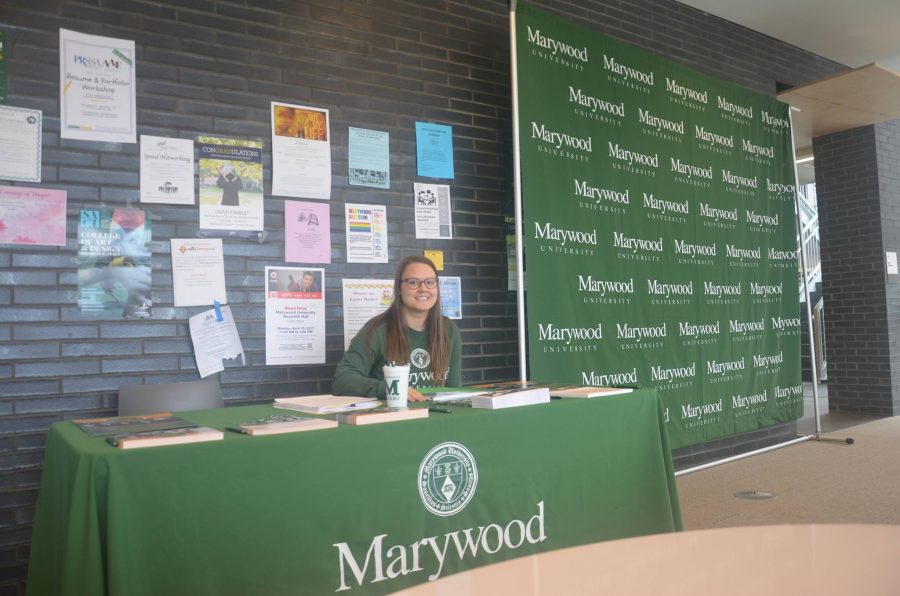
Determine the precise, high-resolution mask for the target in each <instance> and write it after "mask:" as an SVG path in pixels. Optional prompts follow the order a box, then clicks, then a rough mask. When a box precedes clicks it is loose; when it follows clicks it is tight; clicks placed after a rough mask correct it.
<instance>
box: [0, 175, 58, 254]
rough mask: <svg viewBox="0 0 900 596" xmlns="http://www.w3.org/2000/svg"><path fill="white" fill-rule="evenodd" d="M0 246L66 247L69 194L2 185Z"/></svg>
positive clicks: (0, 192)
mask: <svg viewBox="0 0 900 596" xmlns="http://www.w3.org/2000/svg"><path fill="white" fill-rule="evenodd" d="M0 243H2V244H45V245H48V246H65V245H66V191H64V190H54V189H49V188H28V187H25V186H0Z"/></svg>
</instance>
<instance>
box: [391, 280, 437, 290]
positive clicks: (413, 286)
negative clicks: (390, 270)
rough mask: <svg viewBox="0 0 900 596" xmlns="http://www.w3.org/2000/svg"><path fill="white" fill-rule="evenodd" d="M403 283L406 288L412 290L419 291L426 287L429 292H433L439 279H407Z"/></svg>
mask: <svg viewBox="0 0 900 596" xmlns="http://www.w3.org/2000/svg"><path fill="white" fill-rule="evenodd" d="M400 281H402V282H403V283H405V284H406V287H407V288H409V289H410V290H418V289H419V288H420V287H421V286H425V287H426V288H428V289H429V290H433V289H435V288H436V287H437V285H438V280H437V278H434V277H429V278H428V279H416V278H415V277H407V278H406V279H401V280H400Z"/></svg>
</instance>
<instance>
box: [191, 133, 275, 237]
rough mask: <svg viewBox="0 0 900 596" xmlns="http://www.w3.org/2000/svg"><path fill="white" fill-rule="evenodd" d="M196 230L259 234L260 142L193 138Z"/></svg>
mask: <svg viewBox="0 0 900 596" xmlns="http://www.w3.org/2000/svg"><path fill="white" fill-rule="evenodd" d="M197 147H198V150H199V152H200V158H199V162H200V163H199V168H198V169H199V175H200V229H201V230H225V231H249V232H262V230H263V167H262V142H260V141H252V140H248V139H226V138H221V137H207V136H201V137H198V138H197Z"/></svg>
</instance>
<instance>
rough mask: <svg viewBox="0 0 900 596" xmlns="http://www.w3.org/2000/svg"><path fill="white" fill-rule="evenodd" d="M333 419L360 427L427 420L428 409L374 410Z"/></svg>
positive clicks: (347, 413) (341, 414) (342, 415)
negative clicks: (381, 423) (419, 419)
mask: <svg viewBox="0 0 900 596" xmlns="http://www.w3.org/2000/svg"><path fill="white" fill-rule="evenodd" d="M335 418H336V419H337V421H338V422H340V423H341V424H353V425H356V426H362V425H364V424H378V423H380V422H396V421H398V420H415V419H417V418H428V408H376V409H374V410H368V411H366V412H342V413H340V414H337V415H336V416H335Z"/></svg>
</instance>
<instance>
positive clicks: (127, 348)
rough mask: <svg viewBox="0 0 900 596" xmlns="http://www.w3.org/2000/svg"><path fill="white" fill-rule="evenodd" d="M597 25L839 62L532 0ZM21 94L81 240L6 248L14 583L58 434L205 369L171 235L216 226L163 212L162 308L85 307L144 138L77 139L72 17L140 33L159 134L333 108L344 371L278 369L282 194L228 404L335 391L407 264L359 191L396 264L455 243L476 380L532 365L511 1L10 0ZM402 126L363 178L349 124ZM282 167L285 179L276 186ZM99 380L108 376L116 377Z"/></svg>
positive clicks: (133, 189)
mask: <svg viewBox="0 0 900 596" xmlns="http://www.w3.org/2000/svg"><path fill="white" fill-rule="evenodd" d="M535 3H536V4H538V5H543V6H545V7H547V8H548V9H550V10H553V11H555V12H557V13H558V14H561V15H564V16H567V17H569V18H572V19H573V20H575V21H578V22H581V23H584V24H588V25H590V26H592V27H594V28H596V29H597V30H599V31H602V32H604V33H607V34H610V35H612V36H615V37H617V38H619V39H622V40H624V41H627V42H630V43H633V44H636V45H638V46H641V47H643V48H646V49H649V50H651V51H653V52H656V53H658V54H660V55H662V56H664V57H668V58H670V59H672V60H675V61H677V62H680V63H682V64H685V65H687V66H690V67H693V68H696V69H698V70H701V71H703V72H705V73H707V74H710V75H712V76H716V77H719V78H721V79H724V80H727V81H730V82H733V83H736V84H739V85H742V86H744V87H746V88H749V89H752V90H754V91H758V92H761V93H765V94H770V95H771V94H774V92H775V86H776V85H775V84H776V81H780V82H782V83H786V84H789V85H795V84H800V83H805V82H809V81H811V80H815V79H818V78H820V77H822V76H825V75H828V74H833V73H834V72H836V71H839V70H841V69H842V67H841V66H839V65H836V64H833V63H830V62H828V61H825V60H823V59H821V58H819V57H817V56H814V55H812V54H809V53H807V52H803V51H800V50H798V49H796V48H794V47H791V46H788V45H786V44H782V43H779V42H776V41H774V40H772V39H771V38H768V37H766V36H763V35H759V34H757V33H754V32H752V31H748V30H746V29H742V28H740V27H738V26H735V25H733V24H730V23H727V22H724V21H722V20H720V19H717V18H715V17H712V16H709V15H707V14H704V13H702V12H698V11H695V10H692V9H689V8H687V7H685V6H683V5H681V4H678V3H677V2H674V1H672V0H632V1H630V2H621V1H620V0H571V1H562V0H540V1H538V2H535ZM0 27H2V28H3V29H4V30H6V31H7V32H8V35H9V41H10V51H9V54H8V58H9V72H10V79H9V104H10V105H15V106H22V107H29V108H38V109H41V110H43V111H44V123H45V130H44V135H43V141H44V143H43V156H44V164H43V183H42V184H41V186H44V187H50V188H64V189H66V190H67V191H68V197H69V220H70V227H69V240H68V244H67V246H66V247H65V248H60V249H57V248H48V247H15V248H11V247H9V246H4V247H0V305H2V308H0V490H2V494H3V498H2V499H0V593H20V592H21V591H22V590H23V587H24V581H23V578H24V575H25V569H26V565H27V555H28V541H29V536H30V524H31V518H32V513H33V508H34V501H35V497H36V492H37V488H38V485H39V482H40V472H41V457H42V452H43V444H44V441H45V439H46V432H47V428H48V426H49V425H50V424H51V423H52V422H55V421H58V420H64V419H70V418H75V417H85V416H100V415H107V414H112V413H114V411H115V408H116V388H117V387H118V386H119V385H121V384H126V383H133V382H141V381H143V382H164V381H172V380H188V379H195V378H197V373H196V369H195V365H194V361H193V357H192V355H191V353H190V343H189V335H188V330H187V323H186V319H187V317H188V316H189V315H191V314H193V313H194V312H197V310H199V309H186V308H174V306H173V304H172V287H171V270H170V267H171V265H170V262H169V255H168V250H169V242H168V240H169V238H172V237H192V236H195V235H196V234H197V229H196V226H197V224H196V222H197V214H196V209H195V208H187V207H172V206H163V205H158V206H157V205H145V206H144V207H145V208H146V209H148V210H149V211H150V212H151V213H152V214H153V218H154V226H153V227H154V230H153V231H154V243H153V250H154V255H155V256H154V260H153V263H154V274H153V280H154V283H153V301H154V318H153V319H152V320H151V321H148V322H146V323H140V324H136V323H133V322H120V321H103V322H88V321H84V320H82V319H81V317H80V316H79V313H78V310H77V308H76V306H75V301H74V298H75V292H76V275H75V270H74V257H75V250H76V245H75V214H76V213H77V211H78V209H80V208H81V207H91V206H100V205H104V206H111V207H116V206H126V205H131V206H135V207H139V206H140V204H139V203H138V187H137V185H138V158H137V146H136V145H117V144H109V143H90V142H85V141H71V140H60V138H59V114H58V110H59V106H58V77H59V72H58V68H59V67H58V64H59V62H58V54H57V50H58V29H59V28H60V27H64V28H68V29H73V30H76V31H82V32H85V33H94V34H101V35H108V36H112V37H119V38H125V39H134V40H135V41H136V44H137V65H138V66H137V76H138V82H137V90H138V129H139V132H140V133H143V134H154V135H163V136H177V137H194V136H196V135H197V134H201V133H217V134H222V135H238V136H249V137H259V138H261V139H263V140H264V141H265V145H266V150H268V146H269V140H268V139H269V124H268V109H269V102H270V101H272V100H278V101H286V102H290V103H303V104H311V105H315V106H319V107H323V108H328V109H329V110H331V119H332V121H331V132H332V135H333V141H334V143H333V148H332V164H333V174H334V175H333V180H332V182H333V192H332V201H331V202H332V218H333V219H332V227H333V229H334V231H335V233H334V238H333V250H332V256H333V260H334V264H333V265H330V266H328V267H327V274H326V280H325V283H326V288H327V295H328V299H327V306H328V313H327V316H328V322H327V331H328V338H327V360H328V363H327V364H326V365H318V366H306V367H300V366H298V367H266V366H265V365H264V362H265V353H264V323H263V320H264V316H263V294H262V287H263V286H262V278H263V268H264V267H265V265H268V264H278V263H279V262H280V260H281V258H282V241H283V237H284V232H283V229H282V215H281V214H282V210H283V201H282V200H280V199H272V198H269V199H267V200H266V227H267V230H268V236H267V238H266V240H265V242H263V243H251V242H238V241H225V255H226V268H227V284H228V292H229V302H230V304H231V306H232V309H233V311H234V313H235V316H236V318H237V320H238V327H239V331H240V333H241V337H242V339H243V342H244V347H245V349H246V351H247V359H248V364H247V366H245V367H229V368H227V369H226V370H225V371H224V372H223V373H222V374H221V382H222V385H223V388H224V393H225V397H226V399H227V402H228V403H229V404H242V403H254V402H263V401H267V400H269V399H271V397H272V396H276V395H283V394H287V393H296V392H316V391H323V392H324V391H328V390H329V389H330V379H331V374H332V371H333V367H334V365H335V364H336V362H337V361H338V359H339V358H340V355H341V348H342V345H343V338H342V336H341V330H342V327H341V321H340V316H341V312H340V295H339V290H340V281H341V278H342V277H344V276H353V277H357V276H378V277H389V276H390V275H391V274H392V273H393V266H392V265H358V264H352V265H351V264H347V263H346V262H345V261H346V256H345V252H344V247H343V242H344V237H343V234H342V233H341V232H340V230H342V229H343V220H342V217H341V207H342V205H343V203H344V202H363V203H377V204H386V205H387V206H388V211H389V213H390V216H391V221H392V223H391V230H390V233H391V237H390V247H391V252H390V260H391V262H394V263H395V262H396V261H398V260H399V259H400V258H402V257H403V256H406V255H409V254H418V253H421V251H422V250H423V249H425V248H438V249H443V250H444V251H445V260H446V263H447V266H446V273H447V274H448V275H459V276H460V277H462V279H463V287H464V295H463V299H464V309H463V312H464V313H465V314H466V318H465V319H464V320H463V321H461V324H460V328H461V331H462V337H463V341H464V343H465V345H464V360H463V367H464V375H463V378H464V380H465V381H466V382H478V381H488V380H497V379H503V378H512V377H515V376H516V374H517V370H516V367H517V354H516V331H515V300H514V296H513V295H512V294H510V293H508V292H507V291H506V273H505V245H504V239H503V234H504V230H503V216H504V215H506V214H511V212H512V209H511V195H512V168H511V149H510V143H511V137H512V133H511V123H510V113H511V107H510V102H511V100H510V87H509V45H508V16H507V2H506V1H504V0H427V1H420V0H368V1H365V0H344V1H342V2H339V3H338V2H334V1H332V0H293V1H288V0H253V1H247V2H245V1H243V0H234V1H230V0H215V1H213V0H181V1H178V0H49V1H48V0H2V2H0ZM416 120H433V121H437V122H441V123H446V124H452V125H453V126H454V147H455V158H456V170H457V177H456V179H455V180H454V181H453V183H452V189H451V192H452V196H453V197H454V201H455V202H454V211H455V212H454V222H455V229H454V236H455V238H454V240H453V241H452V242H446V241H444V242H437V241H419V240H416V239H415V237H414V229H413V223H412V221H411V210H410V208H409V206H408V203H409V192H410V190H411V185H412V182H413V181H414V180H416V172H415V137H414V130H413V123H414V122H415V121H416ZM348 126H357V127H365V128H374V129H378V130H385V131H388V132H389V133H390V135H391V179H392V187H391V189H390V190H386V191H376V190H371V189H360V188H358V187H349V186H348V185H347V180H346V170H347V162H346V160H347V153H346V144H347V127H348ZM270 163H271V162H270V161H267V162H266V172H267V178H266V189H267V190H270V186H269V182H270V178H269V177H268V176H269V174H270V169H269V168H270ZM98 370H99V371H100V372H99V373H98ZM792 433H793V425H781V426H779V427H775V428H772V429H766V430H764V431H760V432H758V433H753V434H751V435H746V436H741V437H736V438H732V439H728V440H726V441H721V442H716V443H715V444H711V445H701V446H695V447H692V448H688V449H684V450H680V451H679V452H678V453H676V454H675V457H676V462H677V463H678V464H679V465H683V464H684V465H686V464H693V463H696V462H698V461H700V460H706V459H711V458H713V457H716V456H718V455H722V454H729V453H731V452H735V451H741V450H746V449H748V448H751V447H756V446H759V445H760V444H763V443H768V442H774V441H776V440H778V437H780V436H788V435H791V434H792Z"/></svg>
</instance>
